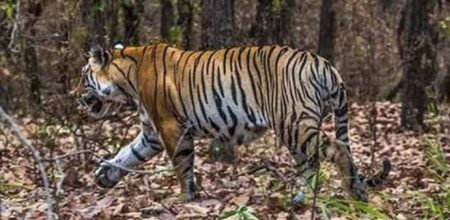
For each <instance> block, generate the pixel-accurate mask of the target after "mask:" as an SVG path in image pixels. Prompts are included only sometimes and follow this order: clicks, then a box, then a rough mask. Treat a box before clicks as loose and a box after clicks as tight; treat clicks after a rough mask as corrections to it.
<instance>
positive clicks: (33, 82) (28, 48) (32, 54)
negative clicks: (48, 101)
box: [23, 1, 42, 104]
mask: <svg viewBox="0 0 450 220" xmlns="http://www.w3.org/2000/svg"><path fill="white" fill-rule="evenodd" d="M27 12H28V13H29V14H30V15H31V16H29V18H28V20H27V21H26V22H25V30H28V31H29V33H26V34H28V35H29V36H36V34H37V30H36V27H35V24H36V22H37V21H38V19H39V17H40V16H41V13H42V3H41V2H40V1H28V4H27ZM24 48H25V49H24V50H23V59H24V63H25V72H26V73H27V74H28V78H29V80H30V101H31V102H32V103H35V104H40V103H41V92H40V89H41V82H40V80H39V72H40V71H39V65H38V59H37V53H36V49H35V48H34V46H33V45H32V42H31V40H28V39H24Z"/></svg>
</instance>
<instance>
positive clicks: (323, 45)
mask: <svg viewBox="0 0 450 220" xmlns="http://www.w3.org/2000/svg"><path fill="white" fill-rule="evenodd" d="M334 4H335V1H334V0H322V6H321V8H320V31H319V47H318V49H317V53H318V54H320V55H321V56H323V57H325V58H326V59H328V60H329V61H331V62H333V60H334V44H335V39H336V11H335V9H334Z"/></svg>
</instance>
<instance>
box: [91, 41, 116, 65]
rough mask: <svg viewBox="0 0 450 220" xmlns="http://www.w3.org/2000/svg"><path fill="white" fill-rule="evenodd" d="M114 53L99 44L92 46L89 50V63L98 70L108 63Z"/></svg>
mask: <svg viewBox="0 0 450 220" xmlns="http://www.w3.org/2000/svg"><path fill="white" fill-rule="evenodd" d="M111 57H112V55H111V53H110V52H109V51H107V50H105V49H103V48H102V47H100V46H99V45H95V46H93V47H91V49H90V51H89V65H90V66H91V68H92V70H94V71H98V70H100V69H102V68H103V67H105V66H106V64H108V62H109V60H110V59H111Z"/></svg>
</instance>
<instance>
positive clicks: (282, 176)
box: [262, 160, 289, 183]
mask: <svg viewBox="0 0 450 220" xmlns="http://www.w3.org/2000/svg"><path fill="white" fill-rule="evenodd" d="M262 162H263V163H264V165H265V168H267V169H268V170H270V171H271V172H272V173H274V174H275V175H276V176H278V177H279V178H280V179H281V180H283V182H285V183H289V181H288V179H287V178H286V177H285V176H284V175H283V174H282V173H281V172H280V171H279V170H278V169H277V168H276V167H274V166H273V165H272V164H270V163H269V161H268V160H263V161H262Z"/></svg>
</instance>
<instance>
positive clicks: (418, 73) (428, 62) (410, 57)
mask: <svg viewBox="0 0 450 220" xmlns="http://www.w3.org/2000/svg"><path fill="white" fill-rule="evenodd" d="M436 6H437V0H408V1H407V2H406V4H405V6H404V8H403V10H402V17H401V20H400V25H399V28H398V45H399V51H400V56H401V59H402V60H403V64H404V68H403V88H402V99H401V100H402V113H401V122H402V126H404V127H405V128H408V129H419V130H421V129H423V128H425V126H424V114H425V111H426V108H427V101H428V97H427V94H426V88H427V86H429V85H430V84H431V82H432V80H433V79H434V78H435V75H436V52H437V50H436V46H437V40H438V30H437V25H436V24H435V23H433V22H432V21H431V17H430V16H431V15H432V14H433V13H434V11H435V9H436Z"/></svg>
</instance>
